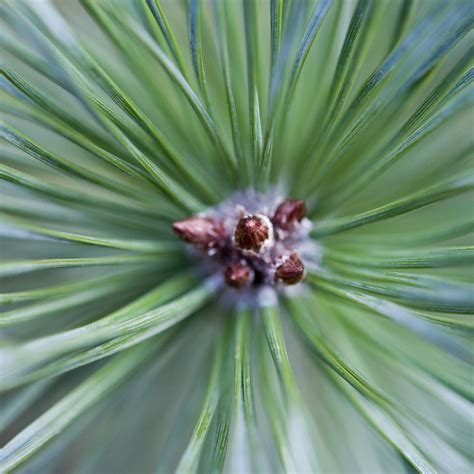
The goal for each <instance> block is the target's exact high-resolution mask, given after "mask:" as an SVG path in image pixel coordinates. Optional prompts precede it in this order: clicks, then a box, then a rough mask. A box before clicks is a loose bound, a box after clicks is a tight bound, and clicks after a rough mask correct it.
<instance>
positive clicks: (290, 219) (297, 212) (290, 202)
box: [272, 199, 306, 230]
mask: <svg viewBox="0 0 474 474" xmlns="http://www.w3.org/2000/svg"><path fill="white" fill-rule="evenodd" d="M305 216H306V205H305V203H304V201H302V200H300V199H286V200H285V201H283V202H282V203H281V204H280V205H279V206H278V207H277V209H276V211H275V214H274V216H273V219H272V222H273V225H274V226H275V227H278V228H280V229H283V230H291V229H292V228H293V227H294V226H295V224H296V223H297V222H301V221H302V220H303V218H304V217H305Z"/></svg>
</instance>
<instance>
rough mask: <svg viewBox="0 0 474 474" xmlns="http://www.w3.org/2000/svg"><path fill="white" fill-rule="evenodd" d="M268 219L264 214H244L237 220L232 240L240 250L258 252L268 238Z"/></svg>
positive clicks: (269, 224)
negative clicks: (244, 215)
mask: <svg viewBox="0 0 474 474" xmlns="http://www.w3.org/2000/svg"><path fill="white" fill-rule="evenodd" d="M270 226H271V223H270V221H269V220H268V219H267V218H266V217H265V216H258V215H253V216H246V217H242V219H240V220H239V222H238V223H237V225H236V227H235V231H234V240H235V243H236V245H237V247H238V248H239V249H241V250H252V251H254V252H258V251H259V250H260V249H261V248H262V247H263V245H264V244H265V242H267V241H268V239H269V238H270Z"/></svg>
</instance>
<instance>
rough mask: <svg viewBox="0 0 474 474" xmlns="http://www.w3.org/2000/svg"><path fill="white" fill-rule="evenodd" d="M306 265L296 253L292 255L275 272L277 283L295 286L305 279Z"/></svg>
mask: <svg viewBox="0 0 474 474" xmlns="http://www.w3.org/2000/svg"><path fill="white" fill-rule="evenodd" d="M303 275H304V264H303V262H302V261H301V260H300V259H299V258H298V255H296V253H293V254H291V255H290V256H289V257H288V258H287V259H286V260H285V261H284V262H283V263H282V264H281V265H280V266H279V267H277V269H276V271H275V281H277V282H282V283H284V284H285V285H294V284H295V283H298V282H299V281H301V280H302V279H303Z"/></svg>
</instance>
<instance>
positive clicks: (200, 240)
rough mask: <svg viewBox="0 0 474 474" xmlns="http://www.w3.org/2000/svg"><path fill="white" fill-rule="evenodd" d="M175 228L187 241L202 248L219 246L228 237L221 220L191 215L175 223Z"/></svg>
mask: <svg viewBox="0 0 474 474" xmlns="http://www.w3.org/2000/svg"><path fill="white" fill-rule="evenodd" d="M173 230H174V231H175V232H176V233H177V234H178V235H179V236H180V237H181V238H182V239H183V240H185V241H186V242H189V243H190V244H193V245H194V246H196V247H199V248H202V249H209V248H214V247H217V246H218V245H219V244H220V243H222V241H223V240H224V239H225V238H226V233H225V229H224V226H223V224H222V222H221V221H218V220H216V219H212V218H210V217H200V216H191V217H188V218H187V219H183V220H181V221H177V222H174V223H173Z"/></svg>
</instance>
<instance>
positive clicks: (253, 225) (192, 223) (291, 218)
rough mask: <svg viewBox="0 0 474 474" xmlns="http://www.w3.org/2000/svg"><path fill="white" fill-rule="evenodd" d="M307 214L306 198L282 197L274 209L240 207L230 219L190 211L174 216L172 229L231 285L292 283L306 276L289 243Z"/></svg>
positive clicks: (301, 263) (293, 239)
mask: <svg viewBox="0 0 474 474" xmlns="http://www.w3.org/2000/svg"><path fill="white" fill-rule="evenodd" d="M305 216H306V206H305V203H304V201H301V200H297V199H286V200H285V201H283V202H282V203H280V205H279V206H278V207H277V208H276V210H275V211H274V212H273V215H266V213H265V212H261V213H247V212H246V211H245V209H241V210H240V214H239V216H238V217H236V218H235V219H233V220H232V219H231V220H230V223H229V219H224V218H223V219H219V218H218V217H215V216H210V215H202V216H201V215H194V216H191V217H188V218H187V219H183V220H181V221H177V222H175V223H174V224H173V229H174V231H175V232H176V233H177V234H178V235H179V236H180V237H181V238H182V239H183V240H184V241H186V242H188V243H189V244H191V245H192V246H193V247H194V248H195V249H198V250H200V251H204V252H206V254H207V255H208V256H209V257H210V258H213V259H214V260H215V261H217V262H218V263H219V265H220V266H221V267H222V268H223V275H224V279H225V282H226V283H227V284H228V285H229V286H232V287H234V288H239V289H242V288H247V287H249V286H251V285H252V284H253V285H258V284H262V283H266V284H283V285H294V284H296V283H298V282H299V281H301V280H302V278H303V276H304V264H303V262H302V261H301V259H300V258H299V256H298V254H297V253H296V252H295V251H294V249H293V248H292V246H293V244H294V242H295V236H296V235H297V232H298V228H299V227H300V225H301V222H302V221H303V219H304V218H305ZM296 240H297V239H296Z"/></svg>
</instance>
